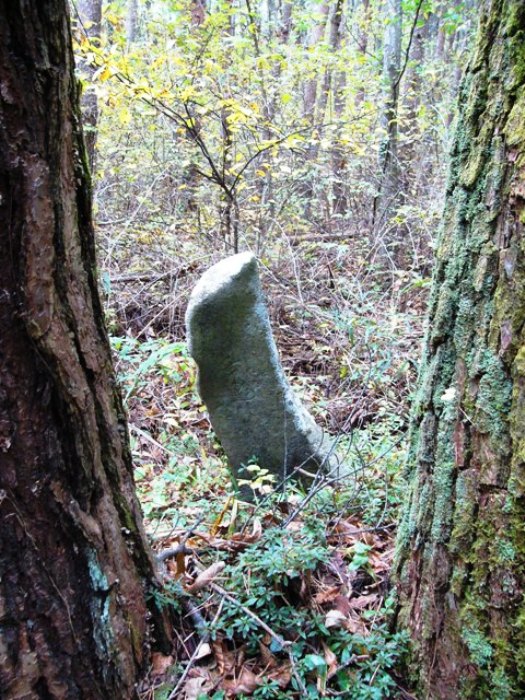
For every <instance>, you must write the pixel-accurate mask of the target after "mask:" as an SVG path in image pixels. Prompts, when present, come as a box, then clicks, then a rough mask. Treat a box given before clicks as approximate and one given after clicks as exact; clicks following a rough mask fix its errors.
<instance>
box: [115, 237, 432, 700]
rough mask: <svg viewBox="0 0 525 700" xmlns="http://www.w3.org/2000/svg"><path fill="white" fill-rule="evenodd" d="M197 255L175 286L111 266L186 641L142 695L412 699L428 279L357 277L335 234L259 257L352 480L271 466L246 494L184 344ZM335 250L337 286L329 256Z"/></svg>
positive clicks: (149, 517)
mask: <svg viewBox="0 0 525 700" xmlns="http://www.w3.org/2000/svg"><path fill="white" fill-rule="evenodd" d="M187 246H188V248H187V249H188V251H189V250H191V242H188V244H187ZM183 248H184V246H183V245H181V249H183ZM194 253H195V251H193V257H192V255H191V254H190V255H189V257H188V261H187V262H186V263H185V261H184V259H181V258H179V259H178V269H180V270H185V273H184V275H182V276H180V277H179V278H178V279H177V281H178V284H179V285H180V286H179V287H178V288H177V289H176V290H175V291H173V290H172V291H171V292H170V291H169V288H168V289H167V288H166V287H165V286H163V285H165V284H166V280H167V279H168V277H167V276H165V273H164V271H159V272H158V273H155V275H153V276H151V275H144V273H142V277H141V275H140V273H138V272H137V273H135V274H131V273H129V272H127V273H126V274H117V275H115V274H113V277H114V279H113V281H111V279H110V276H109V275H106V278H105V279H106V292H107V293H108V294H107V301H108V318H109V320H110V323H111V331H112V334H113V336H112V344H113V347H114V350H115V353H116V358H117V370H118V373H119V376H120V380H121V384H122V389H123V394H124V397H125V401H126V406H127V410H128V415H129V425H130V434H131V440H132V449H133V455H134V461H135V467H136V481H137V486H138V492H139V496H140V500H141V503H142V507H143V511H144V514H145V518H146V525H147V529H148V532H149V533H150V536H151V538H152V541H153V544H154V549H155V551H156V552H157V555H158V556H159V559H160V560H161V562H162V568H163V575H164V581H165V587H164V590H163V592H162V594H161V598H162V602H163V603H164V604H166V605H175V606H176V607H177V609H178V610H180V613H181V619H182V627H181V629H180V630H179V643H178V648H177V651H176V653H174V654H173V655H172V656H169V657H164V656H159V655H157V656H156V657H155V662H154V665H153V668H152V670H151V674H150V676H149V679H148V683H147V686H145V687H144V689H143V690H144V695H143V697H144V698H158V699H160V698H162V699H166V698H205V697H210V698H217V699H218V698H223V697H260V698H276V699H279V698H293V697H297V698H299V697H310V698H317V697H325V696H326V697H331V696H333V697H345V698H351V699H352V698H353V699H356V700H366V699H368V698H377V699H380V698H388V697H398V698H408V697H411V696H410V695H409V694H408V692H407V690H406V688H405V683H404V681H403V679H402V678H401V677H400V676H399V668H400V667H401V660H402V658H403V655H404V654H405V652H406V640H405V639H404V638H403V636H402V635H400V634H397V633H393V632H392V631H391V613H392V610H393V598H392V591H391V586H390V581H389V569H390V563H391V557H392V550H393V539H394V534H395V523H396V519H397V512H398V507H399V505H400V502H401V500H402V495H403V488H404V486H403V479H402V467H403V461H404V457H405V445H406V438H407V423H408V418H407V412H408V398H409V395H410V392H411V390H412V387H413V382H414V379H415V375H416V363H417V355H418V349H419V338H420V336H421V315H422V312H423V306H424V299H423V295H422V293H421V290H422V289H424V286H425V285H423V284H422V283H421V281H420V280H419V278H418V277H416V276H415V275H412V278H409V277H408V275H407V276H403V277H402V283H398V284H397V286H396V284H394V285H392V286H391V287H390V289H389V290H387V291H385V289H384V287H383V284H382V283H381V282H380V281H378V280H377V279H376V280H374V277H373V276H372V275H371V274H370V276H369V279H368V280H367V281H365V283H364V284H363V283H360V284H358V283H357V282H356V281H354V280H356V279H357V275H356V274H355V272H354V271H352V270H351V269H350V268H351V264H349V263H348V260H347V259H345V258H344V257H343V256H341V255H340V246H337V247H335V246H334V247H332V246H330V245H327V244H320V245H319V246H318V250H316V251H315V255H312V257H311V259H310V260H309V258H308V256H304V257H301V258H298V259H297V260H295V264H294V261H293V260H292V259H290V258H288V259H287V260H285V259H283V258H281V259H280V260H279V259H278V260H277V261H276V262H275V261H271V260H266V261H265V262H263V263H262V265H261V268H262V276H263V284H264V286H265V289H266V291H267V294H268V298H269V307H270V312H271V317H272V325H273V328H274V330H275V333H276V337H277V341H278V344H279V348H280V352H281V355H282V358H283V363H284V365H285V368H286V370H287V373H288V374H289V376H290V379H291V381H292V385H293V386H294V388H295V390H296V391H297V392H298V393H299V394H300V395H301V396H302V397H303V399H304V400H305V402H306V403H307V404H308V406H309V407H310V408H311V410H312V411H313V413H314V414H315V415H316V418H317V420H318V421H319V422H320V423H321V424H322V425H323V426H324V427H325V428H326V429H327V430H329V431H330V432H331V433H332V434H335V435H337V436H338V451H339V452H340V453H341V454H343V455H344V456H345V460H346V462H347V464H348V465H349V476H348V477H347V478H345V480H344V483H339V484H335V485H334V484H333V483H330V481H329V480H328V479H326V478H325V479H323V478H320V479H318V480H317V481H316V482H314V484H313V485H312V486H311V487H310V488H309V489H307V490H302V489H301V488H300V487H299V486H298V485H297V484H292V483H287V484H285V485H284V488H282V489H279V490H277V491H275V490H274V489H273V488H272V487H273V486H274V485H273V484H271V483H270V481H269V479H268V478H267V475H266V473H265V470H264V465H258V466H256V467H253V468H252V469H251V471H250V472H249V473H247V475H246V476H247V479H251V480H252V485H253V487H254V488H253V490H254V499H255V500H254V502H253V503H244V502H242V501H240V500H238V499H237V498H236V494H235V491H234V488H233V484H232V481H231V479H230V475H229V471H228V467H227V463H226V460H225V457H224V454H223V452H222V450H221V447H220V445H219V444H218V442H217V440H216V438H215V436H214V434H213V432H212V430H211V426H210V424H209V421H208V418H207V414H206V411H205V408H204V407H203V406H202V404H201V402H200V400H199V397H198V393H197V390H196V370H195V367H194V364H193V361H192V359H191V358H190V357H189V356H188V352H187V348H186V342H185V337H184V327H183V325H182V313H183V310H184V308H185V303H186V300H187V296H188V293H189V291H190V290H191V288H192V286H193V284H194V282H195V281H196V279H197V278H198V276H199V273H200V271H201V270H203V269H205V267H206V263H205V262H204V261H202V260H201V261H199V262H198V263H196V262H194V261H195V259H196V257H197V256H195V255H194ZM299 259H300V261H301V262H300V265H301V266H302V269H301V271H300V275H301V276H300V277H298V276H297V270H298V265H299ZM338 260H340V261H341V262H340V267H339V269H338V288H337V289H333V288H332V287H331V286H330V278H329V277H325V278H323V277H322V276H319V270H322V269H323V266H324V265H330V266H331V267H332V268H334V267H335V266H336V265H337V264H338ZM265 263H266V264H265ZM357 264H359V263H357ZM308 265H310V268H309V269H308V267H307V266H308ZM336 269H337V268H336ZM314 272H317V275H316V277H312V276H310V274H309V273H314ZM400 277H401V275H400ZM300 280H308V282H300ZM152 282H153V284H152ZM124 285H125V286H124ZM299 285H301V286H300V288H299ZM114 289H118V290H119V293H118V297H117V296H116V295H115V294H114V293H113V292H114ZM299 289H300V291H298V290H299ZM365 289H366V293H365V291H364V290H365ZM275 300H278V301H275ZM358 300H359V301H360V303H358ZM113 302H117V303H113ZM138 308H141V316H140V317H139V316H138V315H137V314H136V309H138ZM170 319H171V323H170Z"/></svg>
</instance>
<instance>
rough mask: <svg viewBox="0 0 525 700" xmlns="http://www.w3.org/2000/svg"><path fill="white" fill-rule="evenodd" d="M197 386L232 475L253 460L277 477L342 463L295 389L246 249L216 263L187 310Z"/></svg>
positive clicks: (241, 473) (328, 468)
mask: <svg viewBox="0 0 525 700" xmlns="http://www.w3.org/2000/svg"><path fill="white" fill-rule="evenodd" d="M186 326H187V330H188V339H189V349H190V353H191V355H192V356H193V358H194V359H195V361H196V363H197V366H198V370H199V382H198V388H199V392H200V395H201V398H202V400H203V401H204V403H205V404H206V406H207V408H208V412H209V416H210V421H211V424H212V426H213V429H214V430H215V433H216V434H217V436H218V438H219V440H220V441H221V443H222V446H223V448H224V450H225V452H226V455H227V456H228V459H229V461H230V464H231V467H232V470H233V474H234V476H235V477H236V478H241V479H247V478H249V474H247V473H245V471H244V470H243V468H244V467H245V466H247V465H248V464H251V463H253V462H256V463H257V464H258V465H259V466H260V467H261V468H265V469H268V471H269V472H270V473H271V474H272V475H274V476H275V482H276V484H278V483H279V482H280V481H281V480H282V479H285V478H287V477H288V476H290V475H291V474H292V473H293V472H294V471H295V470H296V469H297V468H302V469H304V470H306V471H307V472H310V473H311V472H312V471H315V472H317V470H318V469H324V470H326V471H330V472H332V471H333V473H334V476H335V474H336V472H337V469H338V468H339V464H338V460H337V457H336V455H335V452H334V446H333V441H332V439H330V438H329V436H328V435H326V434H325V433H324V432H323V431H322V429H321V428H320V427H319V426H318V425H316V423H315V422H314V420H313V418H312V417H311V415H310V414H309V413H308V412H307V411H306V409H305V408H304V407H303V405H302V404H301V402H300V401H299V399H298V398H297V397H296V396H295V395H294V393H293V391H292V389H291V387H290V385H289V384H288V381H287V380H286V378H285V376H284V373H283V369H282V367H281V363H280V361H279V357H278V353H277V347H276V345H275V341H274V339H273V335H272V331H271V328H270V320H269V317H268V311H267V308H266V304H265V300H264V296H263V293H262V289H261V284H260V281H259V275H258V271H257V262H256V259H255V257H254V255H252V254H251V253H240V254H238V255H233V256H231V257H228V258H226V259H224V260H222V261H221V262H219V263H217V264H216V265H213V267H211V268H210V269H209V270H207V272H205V273H204V275H203V276H202V277H201V279H200V280H199V282H198V283H197V285H196V286H195V288H194V290H193V292H192V294H191V297H190V301H189V304H188V309H187V312H186ZM298 473H300V472H298Z"/></svg>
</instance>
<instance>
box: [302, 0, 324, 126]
mask: <svg viewBox="0 0 525 700" xmlns="http://www.w3.org/2000/svg"><path fill="white" fill-rule="evenodd" d="M329 10H330V4H329V2H328V0H324V1H323V2H322V3H321V5H320V7H319V14H320V17H319V19H318V20H317V21H316V22H314V24H313V26H312V29H311V30H310V32H309V34H308V37H307V40H306V45H307V47H310V48H314V47H316V46H318V45H319V44H320V43H321V42H322V41H323V39H324V35H325V32H326V23H327V22H328V14H329ZM318 83H319V80H318V77H317V75H313V76H312V77H309V78H308V80H307V81H306V82H305V85H304V93H303V94H304V111H303V114H304V119H305V121H306V123H307V124H311V125H313V124H315V105H316V102H317V90H318Z"/></svg>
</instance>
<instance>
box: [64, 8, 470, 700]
mask: <svg viewBox="0 0 525 700" xmlns="http://www.w3.org/2000/svg"><path fill="white" fill-rule="evenodd" d="M476 9H477V3H476V2H475V1H471V2H458V1H449V2H441V1H440V0H346V1H345V0H320V1H314V0H303V1H301V2H293V3H292V2H285V1H284V0H283V1H280V2H279V1H277V0H263V1H261V2H257V1H255V0H246V1H242V0H232V1H220V0H219V1H216V0H209V1H207V2H205V1H204V0H181V1H178V2H174V1H169V0H150V1H144V2H140V1H139V0H128V2H111V3H101V1H100V0H84V1H79V2H77V4H76V6H75V8H74V13H73V16H74V19H75V49H76V53H77V61H78V71H79V75H80V77H81V80H82V86H83V108H84V115H85V121H86V124H85V132H86V139H87V142H88V147H89V150H90V160H91V164H92V174H93V185H94V191H95V207H96V208H95V223H96V229H97V235H98V249H99V250H98V260H99V266H100V276H101V282H102V288H103V294H104V297H105V302H106V312H107V320H108V324H109V328H110V333H111V336H112V344H113V347H114V350H115V353H116V357H117V362H118V371H119V374H120V378H121V382H122V385H123V389H124V395H125V403H126V407H127V410H128V415H129V425H130V431H131V436H132V448H133V453H134V460H135V466H136V472H135V473H136V479H137V484H138V487H139V493H140V497H141V502H142V507H143V510H144V512H145V516H146V519H147V524H148V529H149V533H150V535H151V537H152V538H153V540H154V542H155V545H156V547H157V548H158V549H159V550H162V551H164V550H165V549H166V548H168V549H169V548H170V547H180V545H181V543H183V544H184V545H185V546H187V547H188V552H187V553H186V554H184V553H183V554H182V556H181V552H179V553H178V555H177V556H176V557H175V558H169V559H168V558H167V559H166V560H167V561H168V564H167V567H168V570H167V575H168V576H169V577H171V579H172V588H173V592H174V596H175V598H177V596H179V597H180V590H181V585H182V583H184V581H186V583H187V581H192V582H193V583H191V584H190V585H195V581H196V579H195V577H196V576H198V573H199V571H200V572H202V570H203V569H204V570H208V571H210V567H212V568H211V574H210V578H211V579H212V580H213V579H214V578H215V577H216V576H218V575H219V574H221V575H222V577H223V578H222V579H221V585H224V587H225V588H227V589H228V590H229V591H230V592H231V594H232V596H233V599H234V602H231V601H228V599H225V598H220V596H219V597H218V598H216V599H213V596H210V597H207V595H206V596H205V597H204V599H203V601H202V605H203V607H202V608H201V609H197V608H195V606H193V607H192V606H191V605H189V604H188V605H189V607H186V608H185V613H186V619H187V620H188V621H189V622H187V625H188V630H186V633H184V632H181V647H182V648H184V649H185V650H186V652H187V656H189V657H191V658H192V659H193V661H192V663H191V664H190V665H184V666H180V667H178V666H177V662H178V661H181V660H182V659H183V657H184V654H182V656H181V659H176V658H173V657H164V656H160V655H157V656H156V662H155V664H154V668H153V669H152V674H151V677H150V679H149V684H148V687H147V688H146V687H145V688H144V693H145V697H152V695H151V693H152V692H153V690H152V688H153V687H154V686H159V687H162V686H161V684H162V682H166V686H165V687H167V688H168V690H166V691H165V694H164V695H158V697H173V698H175V697H187V698H190V697H195V698H196V697H199V694H201V695H202V696H203V697H216V698H220V697H223V696H224V694H225V693H226V694H228V695H236V696H242V695H243V694H246V695H250V696H251V695H252V694H253V695H254V697H275V698H280V697H283V698H285V697H286V698H287V697H292V696H291V695H290V692H292V691H291V690H290V688H291V687H295V688H296V691H294V692H299V693H300V694H301V696H302V697H312V698H315V697H319V696H323V695H325V694H326V695H331V694H333V695H337V693H343V696H344V697H348V698H358V699H359V700H363V699H364V698H383V697H387V696H388V694H389V693H397V694H398V697H407V698H408V697H411V695H410V693H409V688H407V685H406V682H405V681H404V680H403V678H402V675H400V674H399V672H398V671H397V670H395V669H397V668H398V667H399V660H400V658H401V657H402V655H403V653H404V650H405V640H404V638H403V635H402V634H400V633H396V634H394V633H391V632H390V631H389V630H390V628H389V625H388V615H389V613H390V612H391V609H392V600H391V598H390V597H389V584H388V571H389V567H390V562H391V555H392V543H393V536H394V529H395V522H396V518H397V512H398V506H399V504H400V501H401V498H402V494H403V492H404V489H405V486H404V482H403V478H402V471H403V463H404V458H405V452H406V443H407V428H408V412H409V404H410V396H411V392H412V391H413V389H414V384H415V380H416V377H417V369H418V362H419V355H420V346H421V341H422V336H423V317H424V315H425V310H426V294H427V289H428V286H429V283H430V275H431V271H432V258H433V248H434V244H435V241H436V237H437V233H438V228H439V222H440V215H441V211H442V206H443V200H444V194H445V186H446V183H445V175H446V169H447V154H448V150H449V146H450V143H451V138H452V136H453V133H454V107H455V100H456V96H457V91H458V85H459V81H460V78H461V73H462V67H463V66H464V65H465V62H466V57H467V56H468V50H469V46H470V40H471V35H472V31H473V28H474V25H475V19H476ZM242 250H252V251H254V252H255V253H256V254H257V255H258V257H259V259H260V263H261V272H262V275H263V285H264V287H265V290H266V293H267V296H268V303H269V308H270V315H271V320H272V327H273V329H274V333H275V335H276V339H277V343H278V347H279V350H280V353H281V357H282V359H283V363H284V365H285V368H286V370H287V373H288V375H289V376H290V377H291V379H292V383H293V385H294V387H295V389H296V390H297V391H298V392H299V393H300V394H301V395H303V396H304V397H305V399H306V401H307V403H308V404H309V406H310V407H311V408H312V410H313V412H314V413H315V415H316V418H317V420H318V421H319V422H320V423H321V424H322V425H323V426H324V427H325V428H326V429H327V430H329V431H330V432H331V433H333V434H336V435H338V436H339V438H338V439H339V442H340V446H339V447H340V450H342V451H343V452H344V454H346V455H347V457H348V459H349V460H351V463H352V464H353V465H355V469H354V477H353V478H352V479H350V480H349V482H348V483H345V484H341V485H339V487H338V489H337V490H336V491H333V490H332V489H329V488H327V487H328V486H329V484H327V483H325V482H323V480H322V479H321V481H320V482H318V483H317V484H316V485H315V487H314V489H313V490H312V491H310V492H309V493H304V492H301V491H300V490H299V489H298V488H297V487H292V486H289V487H288V488H287V490H286V491H285V492H284V493H281V494H279V495H277V496H275V495H274V496H270V495H269V493H268V492H269V486H270V485H271V484H270V483H269V480H268V476H267V474H266V473H265V471H264V465H259V467H258V468H257V467H256V466H255V467H254V468H253V470H252V472H251V477H252V479H254V486H255V493H256V497H257V499H258V502H259V505H258V506H257V507H256V508H255V510H254V508H253V507H252V506H246V505H243V504H240V503H238V502H237V501H236V500H235V499H234V498H233V495H232V486H231V483H230V480H229V477H228V471H227V468H226V465H225V461H224V457H223V454H222V452H221V449H220V446H219V445H218V444H217V442H216V440H215V437H214V435H213V433H212V432H211V429H210V426H209V423H208V421H207V418H206V414H205V411H204V409H203V407H202V406H201V405H200V402H199V400H198V396H197V394H196V390H195V369H194V367H193V364H192V362H191V359H190V358H189V357H188V353H187V349H186V345H185V329H184V322H183V319H184V311H185V308H186V303H187V299H188V296H189V293H190V291H191V289H192V286H193V285H194V283H195V281H196V280H197V279H198V277H199V275H200V273H201V272H202V271H203V270H205V269H206V268H207V267H208V266H209V265H210V264H212V263H213V262H215V261H217V260H218V259H220V258H221V257H223V256H225V255H227V254H231V253H233V252H236V251H242ZM283 523H284V525H285V527H286V532H287V533H288V534H287V538H288V539H286V538H285V539H284V540H283V537H282V527H283ZM239 533H240V534H239ZM203 543H204V545H205V546H204V545H203ZM218 564H219V566H217V565H218ZM214 566H215V569H214V568H213V567H214ZM247 568H249V569H250V571H251V577H252V579H251V581H250V584H249V585H248V584H247V583H246V578H245V575H244V572H245V570H246V569H247ZM348 572H350V573H348ZM268 580H270V581H271V585H270V584H269V583H268ZM181 582H182V583H181ZM206 585H208V584H206ZM216 585H218V584H216ZM204 587H205V586H203V588H204ZM349 588H350V589H351V590H353V591H354V595H353V597H352V596H349V595H348V590H349ZM198 590H200V588H199V586H197V588H196V589H195V591H198ZM206 590H207V589H206ZM349 598H350V604H349V603H348V599H349ZM219 600H221V601H222V602H220V603H219V602H218V601H219ZM345 600H346V602H345ZM239 606H241V607H240V608H239ZM246 610H255V611H256V613H257V616H258V617H259V618H262V619H263V620H264V621H265V622H266V623H267V624H268V625H269V626H270V632H271V633H272V634H274V637H272V634H269V633H267V637H266V638H265V639H263V641H261V640H260V639H259V640H258V641H254V640H255V637H254V634H253V633H254V630H257V629H259V627H260V626H258V623H257V621H256V620H254V619H253V617H250V615H249V614H248V613H246ZM240 611H241V612H242V614H240ZM212 621H213V622H212ZM203 626H204V627H205V628H206V630H208V632H207V633H206V635H205V636H203V635H202V634H201V635H200V636H199V635H198V634H197V635H195V634H194V630H195V629H196V630H197V631H199V630H200V631H201V632H202V628H203ZM290 629H292V630H295V631H296V634H297V644H298V645H299V647H301V651H300V652H298V651H297V649H298V648H299V647H297V645H296V650H295V654H296V657H295V658H292V657H290V658H287V659H286V660H285V661H284V662H283V661H282V659H281V658H280V657H279V654H278V652H279V651H280V650H279V648H278V638H279V636H280V635H281V634H282V633H283V631H284V630H286V631H287V632H288V633H289V630H290ZM192 634H193V636H192ZM199 639H200V641H198V640H199ZM276 640H277V641H276ZM301 645H302V646H301ZM197 660H198V663H197ZM182 668H186V671H185V672H184V673H182ZM174 669H175V670H174ZM170 674H171V676H170ZM177 674H178V675H177ZM181 674H182V675H181ZM169 678H171V679H173V678H176V679H177V680H176V681H175V682H173V681H172V682H171V683H170V682H169ZM167 679H168V680H167ZM290 683H291V684H292V685H290ZM293 684H295V686H294V685H293ZM159 692H162V691H161V690H160V691H159V690H157V693H159ZM174 693H175V694H174ZM206 693H208V695H206Z"/></svg>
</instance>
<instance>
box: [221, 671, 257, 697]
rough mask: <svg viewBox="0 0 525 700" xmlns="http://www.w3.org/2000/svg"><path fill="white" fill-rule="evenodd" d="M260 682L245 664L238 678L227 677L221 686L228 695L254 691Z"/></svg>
mask: <svg viewBox="0 0 525 700" xmlns="http://www.w3.org/2000/svg"><path fill="white" fill-rule="evenodd" d="M259 684H260V680H259V678H258V677H257V676H256V675H255V673H254V672H253V671H251V670H250V669H249V668H246V666H245V667H244V668H242V669H241V673H240V675H239V676H238V677H237V678H225V679H224V680H223V681H222V683H221V687H222V688H223V690H225V691H226V693H227V694H228V695H240V694H241V693H248V694H249V693H253V691H254V690H255V689H256V688H257V686H258V685H259Z"/></svg>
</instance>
